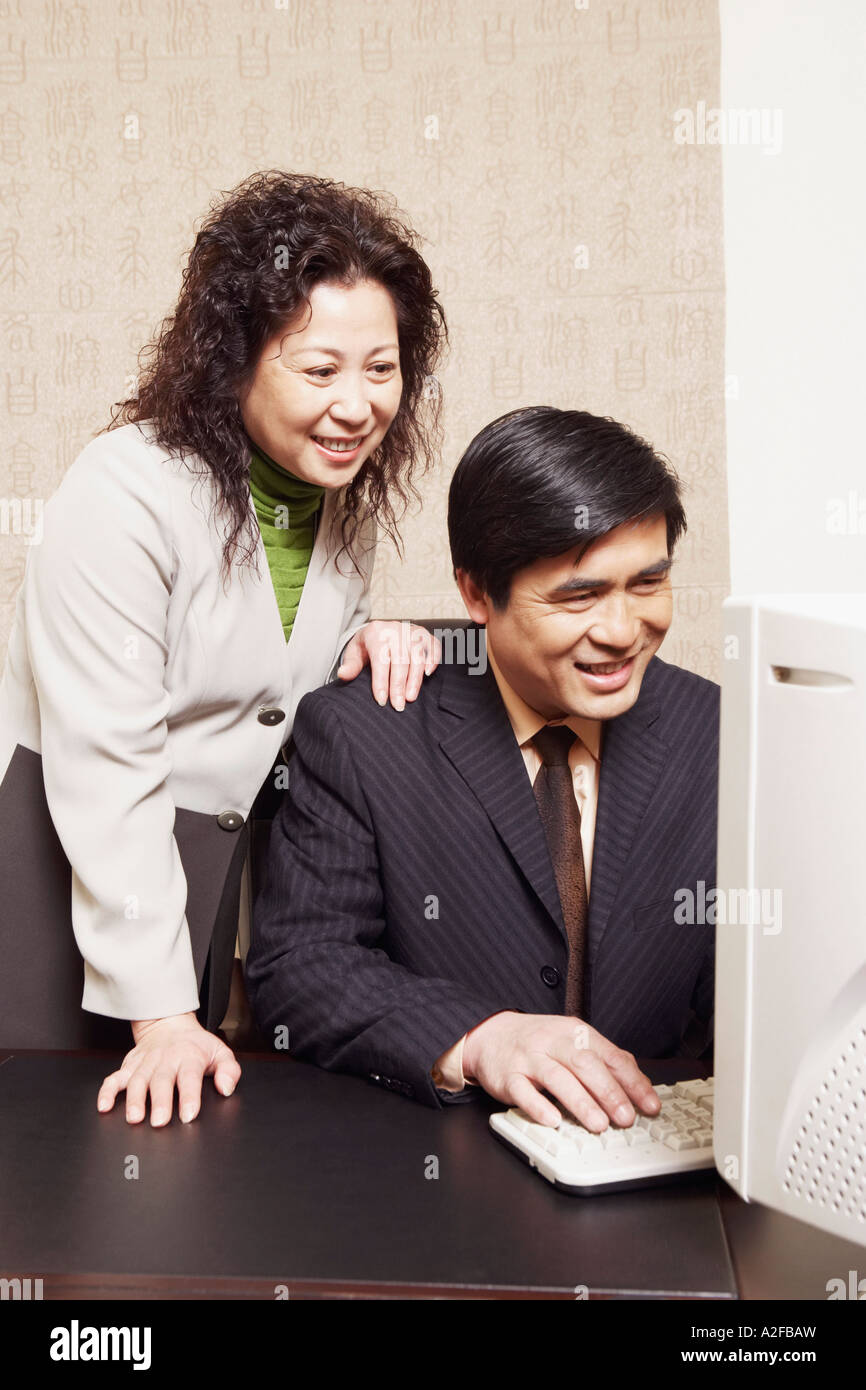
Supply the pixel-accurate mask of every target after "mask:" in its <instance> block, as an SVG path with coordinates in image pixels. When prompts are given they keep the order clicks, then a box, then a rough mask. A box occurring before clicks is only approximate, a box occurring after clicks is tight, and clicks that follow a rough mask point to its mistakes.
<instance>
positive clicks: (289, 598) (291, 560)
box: [250, 441, 325, 642]
mask: <svg viewBox="0 0 866 1390" xmlns="http://www.w3.org/2000/svg"><path fill="white" fill-rule="evenodd" d="M250 455H251V457H250V492H251V494H252V499H253V506H254V507H255V509H256V516H257V518H258V522H259V530H260V531H261V533H262V541H263V542H264V547H265V554H266V555H267V557H268V568H269V569H270V572H271V579H272V581H273V585H274V593H275V594H276V597H277V606H278V608H279V610H280V617H281V618H282V620H283V632H284V633H285V637H286V641H287V642H288V640H289V637H290V636H291V632H292V625H293V624H294V621H295V617H296V615H297V612H298V604H299V603H300V601H301V591H302V589H303V587H304V580H305V579H306V577H307V570H308V569H309V567H310V557H311V555H312V553H313V539H314V530H313V518H314V516H315V513H316V512H317V511H318V509H319V506H320V505H321V501H322V497H323V496H324V493H325V489H324V488H323V487H319V486H318V484H316V483H308V482H306V481H305V480H304V479H303V478H296V477H295V475H294V473H289V472H287V470H286V469H285V468H281V467H280V466H279V464H277V463H275V462H274V460H273V459H272V458H271V457H270V455H269V454H266V453H265V452H264V450H263V449H260V448H259V447H258V445H256V444H253V443H252V441H250Z"/></svg>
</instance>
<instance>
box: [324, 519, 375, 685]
mask: <svg viewBox="0 0 866 1390" xmlns="http://www.w3.org/2000/svg"><path fill="white" fill-rule="evenodd" d="M377 534H378V528H377V526H376V520H375V518H374V517H373V516H372V514H368V515H367V517H366V518H365V520H364V521H363V523H362V524H361V526H360V528H359V531H358V545H357V551H358V565H359V567H360V570H361V573H360V574H359V573H358V572H357V570H355V569H354V567H353V566H352V562H351V560H350V559H349V558H348V556H346V555H342V556H341V557H340V561H339V563H340V565H347V566H349V567H350V568H351V570H352V573H351V577H350V579H349V584H348V592H347V594H346V606H345V609H344V612H343V625H342V631H341V632H340V636H339V638H338V639H337V647H336V655H335V657H334V663H333V665H332V667H331V669H330V671H329V673H328V681H332V680H334V679H335V677H336V675H337V668H338V667H339V665H340V662H341V661H342V659H343V652H344V651H345V649H346V647H347V646H348V644H349V642H351V640H352V638H353V637H354V636H355V633H356V632H360V630H361V628H362V627H366V626H367V624H368V622H369V621H370V582H371V580H372V577H373V564H374V561H375V558H376V537H377Z"/></svg>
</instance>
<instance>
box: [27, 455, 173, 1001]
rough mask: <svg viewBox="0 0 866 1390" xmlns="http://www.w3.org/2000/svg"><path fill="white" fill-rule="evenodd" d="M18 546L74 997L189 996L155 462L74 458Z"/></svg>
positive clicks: (167, 552) (160, 490)
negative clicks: (66, 902)
mask: <svg viewBox="0 0 866 1390" xmlns="http://www.w3.org/2000/svg"><path fill="white" fill-rule="evenodd" d="M44 520H45V532H44V538H43V542H42V544H41V545H40V546H39V547H35V548H34V549H33V550H32V551H31V553H30V556H29V557H28V566H27V572H26V576H25V581H24V584H25V611H26V636H27V643H28V649H29V655H30V661H31V667H32V671H33V676H34V683H35V686H36V692H37V696H38V702H39V718H40V726H41V744H42V769H43V777H44V781H45V793H46V799H47V803H48V807H49V810H50V812H51V817H52V820H53V822H54V826H55V828H56V830H57V834H58V837H59V839H60V842H61V844H62V846H63V850H64V852H65V854H66V857H67V859H68V860H69V863H70V866H71V869H72V898H71V913H72V926H73V930H74V932H75V937H76V941H77V944H78V948H79V950H80V951H81V954H82V956H83V957H84V995H83V999H82V1007H83V1008H85V1009H87V1010H90V1011H91V1012H93V1013H99V1014H106V1015H109V1016H110V1017H113V1018H129V1019H135V1018H156V1017H163V1016H166V1015H170V1014H177V1013H185V1012H188V1011H190V1010H193V1009H195V1008H196V1007H197V1006H198V990H197V985H196V977H195V969H194V965H193V957H192V948H191V944H190V936H189V930H188V927H187V921H186V916H185V913H186V892H187V885H186V878H185V875H184V872H183V868H182V865H181V861H180V856H179V853H178V848H177V844H176V842H175V839H174V835H173V829H174V815H175V806H174V803H173V800H172V797H171V794H170V792H169V790H168V788H167V785H166V779H167V778H168V775H169V772H170V770H171V756H170V752H169V748H168V746H167V724H166V720H167V716H168V712H169V696H168V694H167V692H166V689H165V684H164V672H165V665H166V657H167V647H166V639H165V632H166V613H167V608H168V602H169V595H170V591H171V583H172V544H171V531H172V528H171V516H170V505H169V501H168V497H167V489H166V485H165V480H164V478H163V475H162V473H161V471H160V468H159V465H158V462H156V461H154V462H153V464H152V465H151V466H150V468H149V469H148V470H147V471H145V470H144V469H143V468H141V467H138V468H137V467H136V466H135V465H134V464H132V463H129V462H124V461H123V460H122V459H121V458H120V457H110V458H109V459H108V460H107V461H106V460H105V458H104V455H103V456H102V460H101V461H100V463H99V466H95V465H94V463H93V461H92V460H91V461H90V462H89V464H88V463H87V461H86V460H83V461H82V462H81V464H80V465H79V464H75V465H73V470H72V472H71V473H70V474H67V476H66V478H65V479H64V480H63V482H62V484H61V486H60V489H59V490H58V492H57V494H55V496H54V497H53V498H52V499H51V501H50V502H49V505H48V507H47V508H46V510H45V516H44Z"/></svg>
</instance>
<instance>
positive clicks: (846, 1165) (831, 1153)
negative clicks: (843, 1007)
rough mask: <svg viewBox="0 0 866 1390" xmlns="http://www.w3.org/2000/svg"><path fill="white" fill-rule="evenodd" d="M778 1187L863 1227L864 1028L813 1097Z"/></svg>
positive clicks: (865, 1196)
mask: <svg viewBox="0 0 866 1390" xmlns="http://www.w3.org/2000/svg"><path fill="white" fill-rule="evenodd" d="M782 1187H783V1188H784V1190H785V1192H788V1193H790V1194H791V1195H792V1196H794V1197H800V1198H802V1200H803V1201H805V1202H809V1203H811V1204H813V1205H814V1206H816V1207H824V1208H827V1209H829V1210H830V1211H833V1212H838V1213H840V1214H841V1215H844V1216H847V1217H849V1218H850V1219H856V1220H858V1221H861V1222H864V1223H866V1028H863V1027H858V1028H857V1030H856V1032H855V1033H854V1034H853V1036H852V1037H851V1039H850V1041H849V1042H848V1044H847V1046H846V1047H845V1048H844V1050H843V1051H842V1052H841V1053H839V1055H838V1056H837V1058H836V1060H835V1061H834V1062H833V1065H832V1066H831V1067H830V1070H829V1071H828V1072H827V1074H826V1076H825V1078H824V1080H823V1081H822V1082H821V1085H820V1087H819V1089H818V1091H817V1093H816V1094H815V1095H814V1096H813V1098H812V1101H811V1103H810V1105H809V1106H808V1109H807V1110H806V1113H805V1114H804V1115H803V1117H802V1122H801V1124H800V1127H799V1129H798V1130H797V1134H796V1137H795V1139H794V1142H793V1145H792V1146H791V1149H790V1152H789V1154H788V1162H787V1165H786V1169H785V1177H784V1181H783V1183H782Z"/></svg>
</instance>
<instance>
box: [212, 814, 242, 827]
mask: <svg viewBox="0 0 866 1390" xmlns="http://www.w3.org/2000/svg"><path fill="white" fill-rule="evenodd" d="M243 823H244V818H243V816H242V815H241V813H240V811H220V814H219V815H218V816H217V825H218V826H219V827H220V829H221V830H240V828H241V826H242V825H243Z"/></svg>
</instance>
